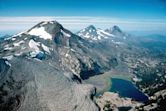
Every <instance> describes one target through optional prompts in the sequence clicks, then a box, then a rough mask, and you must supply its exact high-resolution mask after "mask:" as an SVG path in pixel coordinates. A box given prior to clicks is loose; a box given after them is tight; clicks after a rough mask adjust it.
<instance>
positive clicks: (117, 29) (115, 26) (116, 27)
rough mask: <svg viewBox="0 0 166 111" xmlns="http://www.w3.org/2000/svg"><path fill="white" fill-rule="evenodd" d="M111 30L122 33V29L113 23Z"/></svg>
mask: <svg viewBox="0 0 166 111" xmlns="http://www.w3.org/2000/svg"><path fill="white" fill-rule="evenodd" d="M111 30H112V32H115V31H116V32H119V33H122V30H121V29H120V28H119V27H118V26H117V25H114V26H113V27H112V29H111Z"/></svg>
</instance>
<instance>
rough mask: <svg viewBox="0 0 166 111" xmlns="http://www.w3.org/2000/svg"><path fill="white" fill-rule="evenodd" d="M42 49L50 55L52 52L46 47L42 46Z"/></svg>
mask: <svg viewBox="0 0 166 111" xmlns="http://www.w3.org/2000/svg"><path fill="white" fill-rule="evenodd" d="M42 48H43V49H44V51H46V52H48V53H50V50H49V48H48V47H47V46H46V45H44V44H42Z"/></svg>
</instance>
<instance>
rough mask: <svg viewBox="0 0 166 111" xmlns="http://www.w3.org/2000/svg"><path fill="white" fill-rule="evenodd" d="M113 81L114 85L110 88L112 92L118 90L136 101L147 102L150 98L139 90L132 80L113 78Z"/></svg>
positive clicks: (122, 95) (121, 94)
mask: <svg viewBox="0 0 166 111" xmlns="http://www.w3.org/2000/svg"><path fill="white" fill-rule="evenodd" d="M111 82H112V86H111V88H110V89H109V91H110V92H116V93H118V94H119V95H120V96H121V97H128V98H132V99H134V100H136V101H141V102H146V101H147V100H148V97H147V96H146V95H145V94H144V93H142V92H141V91H139V90H138V89H137V88H136V87H135V86H134V84H132V82H130V81H127V80H123V79H118V78H111Z"/></svg>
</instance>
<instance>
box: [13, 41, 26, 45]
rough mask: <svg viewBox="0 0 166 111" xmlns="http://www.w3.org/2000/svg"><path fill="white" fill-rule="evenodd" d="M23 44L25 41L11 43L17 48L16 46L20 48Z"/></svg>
mask: <svg viewBox="0 0 166 111" xmlns="http://www.w3.org/2000/svg"><path fill="white" fill-rule="evenodd" d="M23 43H25V41H23V40H21V41H19V42H17V43H13V45H14V46H16V47H17V46H20V45H21V44H23Z"/></svg>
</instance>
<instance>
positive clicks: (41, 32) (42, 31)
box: [28, 27, 52, 39]
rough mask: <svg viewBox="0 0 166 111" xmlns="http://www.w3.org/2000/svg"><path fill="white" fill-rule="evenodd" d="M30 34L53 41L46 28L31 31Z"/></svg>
mask: <svg viewBox="0 0 166 111" xmlns="http://www.w3.org/2000/svg"><path fill="white" fill-rule="evenodd" d="M28 34H30V35H35V36H39V37H40V38H43V39H52V36H51V34H49V33H47V32H46V31H45V28H44V27H39V28H34V29H32V30H30V31H29V32H28Z"/></svg>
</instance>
